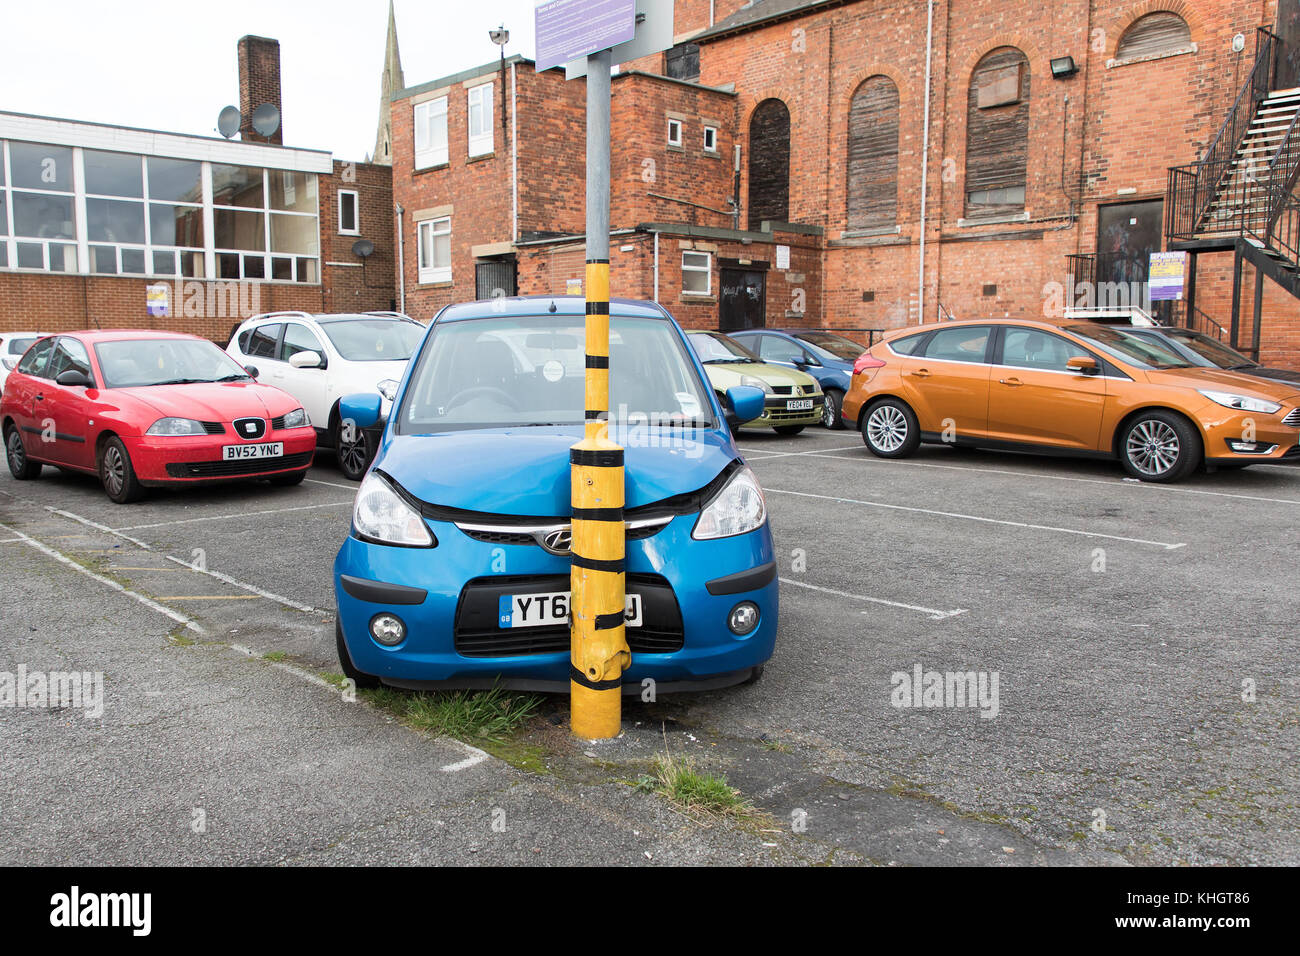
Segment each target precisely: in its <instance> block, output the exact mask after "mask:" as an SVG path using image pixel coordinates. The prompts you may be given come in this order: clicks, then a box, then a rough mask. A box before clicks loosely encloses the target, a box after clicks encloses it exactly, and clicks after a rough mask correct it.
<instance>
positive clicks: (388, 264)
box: [317, 160, 397, 312]
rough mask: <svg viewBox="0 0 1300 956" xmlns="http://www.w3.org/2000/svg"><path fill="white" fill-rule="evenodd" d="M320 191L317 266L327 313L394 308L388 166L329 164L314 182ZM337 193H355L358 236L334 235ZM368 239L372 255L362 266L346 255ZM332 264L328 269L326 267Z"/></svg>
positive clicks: (394, 265) (390, 175)
mask: <svg viewBox="0 0 1300 956" xmlns="http://www.w3.org/2000/svg"><path fill="white" fill-rule="evenodd" d="M317 182H318V185H319V191H320V230H321V262H322V268H323V270H324V271H323V273H322V274H323V276H324V278H325V282H324V286H325V288H324V294H323V297H324V301H325V311H327V312H366V311H371V310H383V309H393V308H396V305H395V302H396V299H397V291H396V289H397V271H396V270H397V255H396V249H397V235H396V226H395V220H394V217H393V170H392V167H390V166H378V165H374V164H368V163H344V162H341V161H339V160H335V161H334V172H333V174H332V175H330V176H320V177H318V179H317ZM339 190H352V191H354V192H356V193H357V208H358V211H359V224H360V227H361V234H360V235H359V236H353V235H346V236H345V235H340V234H339V222H338V217H339V203H338V193H339ZM358 239H369V240H370V241H371V242H373V243H374V244H375V251H374V252H373V253H371V255H370V257H369V258H367V259H365V260H363V259H362V258H361V257H360V256H358V255H356V254H355V253H353V251H352V246H353V244H354V243H356V241H357V240H358ZM331 262H333V263H338V264H337V265H330V263H331Z"/></svg>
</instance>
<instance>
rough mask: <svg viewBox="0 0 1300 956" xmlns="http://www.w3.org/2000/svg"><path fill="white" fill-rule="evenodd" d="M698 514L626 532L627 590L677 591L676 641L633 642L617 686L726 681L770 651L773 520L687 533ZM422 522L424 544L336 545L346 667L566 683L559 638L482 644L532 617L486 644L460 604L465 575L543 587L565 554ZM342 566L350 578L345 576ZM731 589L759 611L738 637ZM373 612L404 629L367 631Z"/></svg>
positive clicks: (774, 607)
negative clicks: (526, 648)
mask: <svg viewBox="0 0 1300 956" xmlns="http://www.w3.org/2000/svg"><path fill="white" fill-rule="evenodd" d="M696 518H697V516H696V515H693V514H692V515H681V516H678V517H676V518H674V519H673V520H672V521H671V522H669V524H668V525H666V526H665V527H664V528H663V529H662V530H661V531H659V532H658V533H657V534H655V535H653V536H652V537H649V538H644V539H634V540H629V541H628V542H627V574H628V580H629V584H628V590H629V591H634V590H641V587H640V586H639V585H638V582H643V583H644V582H647V581H650V580H651V579H653V580H654V581H656V582H662V585H661V586H660V587H661V590H660V591H659V592H657V593H658V595H659V597H658V599H659V600H660V601H662V600H663V595H664V593H667V595H668V598H669V600H675V602H676V606H677V609H678V611H679V613H680V626H681V639H680V642H679V643H680V649H677V650H672V651H669V652H664V653H655V652H641V651H635V650H634V652H633V655H632V666H631V668H630V669H628V670H627V671H625V672H624V674H623V682H624V686H625V687H629V686H633V685H635V686H640V684H641V682H642V681H643V680H646V679H651V680H654V681H655V682H656V685H661V684H662V685H672V684H677V683H679V682H681V683H683V684H688V685H689V684H695V685H696V686H699V687H701V688H702V686H703V685H701V684H697V683H696V682H708V681H712V682H713V685H714V686H720V685H718V684H717V681H718V680H722V682H723V684H725V683H735V680H736V679H740V678H743V677H744V676H745V674H746V672H748V671H751V670H752V669H753V668H754V667H757V666H759V665H761V664H763V663H764V662H765V661H767V660H768V658H770V657H771V656H772V650H773V647H774V646H775V642H776V630H777V616H778V610H779V602H778V595H777V588H778V584H777V580H776V568H775V554H774V551H773V545H772V536H771V532H770V531H769V529H768V527H767V526H764V527H762V528H760V529H758V530H757V531H754V532H751V533H749V534H745V535H738V536H736V537H734V538H724V539H720V540H716V541H696V540H695V539H693V538H692V537H691V529H692V528H693V527H694V526H695V521H696ZM427 524H428V525H429V528H430V529H431V530H432V531H433V533H434V535H435V536H436V538H437V541H438V544H437V546H436V547H434V548H398V547H389V546H385V545H378V544H372V543H369V542H366V541H361V540H359V539H358V538H355V537H352V536H349V537H348V539H347V540H346V541H345V542H344V543H343V546H342V548H341V549H340V550H339V554H338V557H337V558H336V559H335V562H334V574H335V596H336V598H337V601H338V611H339V623H340V627H341V628H342V631H343V636H344V640H345V641H346V643H347V646H348V651H349V654H350V655H351V657H352V662H353V664H354V665H355V666H356V668H357V669H358V670H360V671H361V672H363V673H366V674H371V675H373V676H375V677H378V678H379V679H381V680H383V681H385V682H386V683H390V684H393V685H394V686H406V687H415V686H422V685H429V684H433V683H440V684H444V685H449V686H485V684H484V683H483V682H488V683H491V682H492V681H495V680H498V679H504V680H508V681H509V682H510V683H511V686H530V682H531V686H536V687H539V688H551V687H554V688H558V689H564V688H567V687H568V680H569V669H570V654H569V651H568V649H567V647H564V646H563V645H564V643H565V642H563V641H561V642H560V646H558V647H556V648H555V649H553V650H547V651H543V652H536V653H533V652H529V653H510V652H502V653H492V652H490V651H489V652H488V654H490V656H488V655H487V654H485V653H484V650H483V648H485V647H488V648H490V647H492V646H507V645H508V644H509V641H510V640H511V639H512V638H514V637H515V636H519V637H521V638H527V637H528V636H529V635H527V634H525V633H523V632H525V631H527V630H530V629H523V628H517V629H508V628H503V629H501V631H500V637H501V639H502V641H501V642H499V643H498V644H496V645H493V644H492V643H491V641H490V640H489V642H488V643H487V644H484V643H481V639H482V638H484V637H487V638H489V639H490V638H491V637H492V635H491V634H490V633H487V634H486V635H485V634H484V631H483V628H482V627H481V626H479V627H477V629H476V630H475V631H474V633H473V634H470V636H469V637H468V638H467V636H466V635H467V632H468V631H469V630H470V627H469V625H468V624H467V622H466V615H462V610H463V608H464V605H465V602H466V595H467V592H468V586H469V585H470V584H471V582H473V586H474V587H475V588H481V587H484V586H490V585H491V584H492V583H493V581H494V580H496V579H500V583H501V584H502V585H503V587H504V589H506V590H509V591H512V592H514V593H521V594H526V593H534V592H544V591H547V590H552V589H554V588H553V585H554V584H555V582H556V581H557V580H558V581H560V582H563V581H564V580H565V579H567V577H568V575H569V562H568V560H567V559H566V558H564V557H560V556H556V555H551V554H549V553H547V552H546V551H544V550H543V549H541V548H540V547H537V546H535V545H524V544H493V543H490V542H485V541H480V540H475V539H474V538H471V537H469V536H468V535H467V534H465V533H464V532H462V531H461V530H460V529H459V528H457V527H456V526H455V525H454V524H451V523H448V522H440V521H432V520H431V521H428V522H427ZM767 566H770V568H771V570H770V572H768V573H764V574H760V575H757V576H755V577H751V578H744V577H742V578H740V579H739V580H738V581H732V582H729V583H728V584H727V585H724V586H717V585H716V584H715V587H714V590H715V591H719V592H722V593H711V592H710V589H709V588H708V587H706V582H715V581H716V579H724V578H727V577H729V576H731V575H737V574H742V575H743V574H744V572H748V571H753V570H754V569H764V568H766V567H767ZM344 575H347V576H348V577H349V578H350V580H349V582H348V585H347V586H346V587H345V586H344V583H343V581H342V577H343V576H344ZM358 581H360V582H366V583H362V584H360V585H359V584H358ZM385 585H399V586H401V587H402V588H405V589H413V590H406V591H399V592H397V593H396V596H397V597H398V598H399V600H398V601H397V602H394V601H393V600H392V598H393V597H394V594H393V592H391V591H386V589H385V587H384V586H385ZM736 587H747V588H749V590H744V591H736V590H735V588H736ZM564 589H567V586H566V587H565V588H564ZM421 592H423V594H422V595H421ZM741 601H753V602H754V603H755V604H757V605H758V607H759V612H760V619H759V624H758V627H757V628H756V629H755V630H754V631H753V632H752V633H750V634H749V635H748V636H746V637H737V636H736V635H734V634H732V633H731V631H730V630H729V629H728V627H727V623H726V621H727V616H728V614H729V613H730V611H731V609H732V608H733V607H735V606H736V604H738V603H740V602H741ZM417 602H418V603H417ZM381 612H388V613H392V614H395V615H397V616H398V617H399V618H401V619H402V621H403V622H404V623H405V625H406V638H405V639H404V640H403V642H402V643H401V644H399V645H397V646H396V647H392V648H389V647H384V646H382V645H380V644H379V643H377V642H376V641H375V640H374V639H373V638H372V637H371V636H370V631H369V625H370V620H371V619H372V618H373V617H374V616H375V615H376V614H379V613H381ZM480 623H481V622H480ZM458 626H459V630H458ZM647 629H649V624H648V618H647ZM637 631H638V629H634V628H629V629H628V636H629V641H630V643H632V644H633V646H634V647H635V646H636V645H637V644H638V643H642V644H648V645H653V643H654V639H655V635H652V634H645V635H639V634H638V633H637ZM474 642H479V643H474ZM736 675H739V676H738V677H737V676H736Z"/></svg>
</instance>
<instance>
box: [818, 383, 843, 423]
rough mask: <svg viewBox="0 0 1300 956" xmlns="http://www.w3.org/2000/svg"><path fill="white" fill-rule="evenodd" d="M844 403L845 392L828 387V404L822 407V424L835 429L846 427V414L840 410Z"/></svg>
mask: <svg viewBox="0 0 1300 956" xmlns="http://www.w3.org/2000/svg"><path fill="white" fill-rule="evenodd" d="M843 404H844V394H843V393H842V392H838V391H836V390H835V389H827V391H826V405H825V406H824V407H823V408H822V424H823V425H825V426H826V427H827V428H830V429H832V430H834V431H839V430H840V429H842V428H843V427H844V415H843V414H842V413H841V412H840V408H841V406H842V405H843Z"/></svg>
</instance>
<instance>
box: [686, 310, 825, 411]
mask: <svg viewBox="0 0 1300 956" xmlns="http://www.w3.org/2000/svg"><path fill="white" fill-rule="evenodd" d="M686 338H687V339H688V340H689V341H690V343H691V347H692V348H694V349H695V354H696V355H698V356H699V357H700V362H701V363H702V364H703V365H704V371H705V372H707V373H708V376H709V384H711V385H712V386H713V390H714V391H715V392H717V393H718V394H719V395H725V394H727V389H729V388H735V387H736V386H737V385H752V386H753V387H755V388H761V389H762V390H763V392H764V394H765V396H766V399H765V401H764V402H763V414H762V416H760V417H759V418H755V419H754V420H753V421H749V422H742V423H741V427H742V428H770V429H772V430H773V431H775V432H776V433H777V434H778V435H797V434H799V433H800V432H801V431H803V430H804V427H805V426H806V425H816V424H817V423H818V422H820V421H821V420H822V406H823V405H824V404H825V402H826V397H825V395H823V394H822V388H821V386H820V385H818V384H817V380H816V379H815V378H813V377H812V376H811V375H805V374H804V373H803V372H799V371H796V370H795V369H792V368H784V367H783V366H780V365H770V364H768V363H767V362H764V361H763V360H762V359H760V358H759V357H758V356H757V355H755V354H754V353H753V352H751V351H750V350H749V349H747V348H745V346H743V345H741V344H740V343H739V342H737V341H736V340H735V339H733V338H732V337H731V336H729V335H724V334H723V333H721V332H690V333H688V334H687V336H686Z"/></svg>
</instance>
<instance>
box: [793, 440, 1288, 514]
mask: <svg viewBox="0 0 1300 956" xmlns="http://www.w3.org/2000/svg"><path fill="white" fill-rule="evenodd" d="M840 450H841V451H847V450H848V449H840ZM768 457H769V458H775V457H778V456H776V455H769V456H768ZM808 457H810V458H833V459H835V460H836V461H858V462H862V463H864V464H870V465H905V466H907V467H909V468H939V469H942V470H944V471H973V472H976V473H978V474H984V475H1010V476H1012V477H1015V478H1038V479H1042V480H1046V481H1075V482H1082V483H1083V484H1088V485H1107V486H1109V487H1111V488H1146V489H1149V490H1151V491H1168V492H1172V493H1174V494H1180V495H1208V496H1209V497H1212V498H1238V499H1241V500H1242V501H1263V502H1267V503H1268V504H1276V505H1300V499H1298V498H1266V497H1264V496H1262V495H1242V494H1236V493H1234V492H1230V491H1200V490H1198V489H1196V488H1178V487H1174V486H1171V485H1162V484H1158V483H1156V482H1151V481H1137V480H1136V479H1131V478H1115V479H1106V478H1073V477H1071V476H1069V475H1038V474H1034V473H1033V472H1028V471H1011V470H1010V469H1007V468H979V467H975V466H972V465H937V464H934V463H933V462H927V461H900V460H898V459H889V458H877V457H876V456H875V455H872V454H871V453H870V452H868V453H866V454H865V455H862V456H856V457H851V456H849V455H832V454H828V453H827V452H816V453H815V454H812V455H809V456H808ZM1283 467H1290V466H1283Z"/></svg>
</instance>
